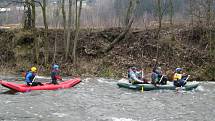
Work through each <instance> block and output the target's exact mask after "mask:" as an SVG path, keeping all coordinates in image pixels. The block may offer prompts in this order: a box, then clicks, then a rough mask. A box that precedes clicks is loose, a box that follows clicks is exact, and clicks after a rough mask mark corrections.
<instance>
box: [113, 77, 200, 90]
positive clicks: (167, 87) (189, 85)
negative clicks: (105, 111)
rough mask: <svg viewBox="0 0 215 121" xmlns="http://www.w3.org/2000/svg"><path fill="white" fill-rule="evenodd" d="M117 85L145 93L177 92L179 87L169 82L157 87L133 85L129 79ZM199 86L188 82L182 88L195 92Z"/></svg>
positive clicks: (196, 83)
mask: <svg viewBox="0 0 215 121" xmlns="http://www.w3.org/2000/svg"><path fill="white" fill-rule="evenodd" d="M117 85H118V86H119V87H120V88H121V87H122V88H128V89H132V90H142V91H143V90H144V91H150V90H176V89H177V87H175V86H174V85H173V82H167V84H166V85H157V86H154V85H153V84H131V83H129V82H128V80H127V79H122V80H120V81H119V82H118V83H117ZM198 86H199V83H198V82H196V81H194V82H187V84H186V85H185V86H184V87H182V88H181V89H182V90H186V91H189V90H193V89H196V88H197V87H198Z"/></svg>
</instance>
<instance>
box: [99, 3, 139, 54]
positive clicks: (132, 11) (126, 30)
mask: <svg viewBox="0 0 215 121" xmlns="http://www.w3.org/2000/svg"><path fill="white" fill-rule="evenodd" d="M130 3H132V4H129V7H128V10H127V12H130V13H127V15H130V18H129V23H128V24H127V25H126V26H125V27H124V30H123V32H122V33H121V34H119V36H117V37H116V38H115V39H114V40H113V42H112V43H111V44H109V45H108V46H107V47H106V48H104V49H101V50H100V51H99V53H106V52H108V51H110V50H111V49H112V48H113V47H114V46H115V44H117V43H118V42H119V41H121V40H122V39H123V38H124V37H125V36H126V34H127V33H128V32H129V30H130V28H131V26H132V24H133V22H134V13H135V10H136V7H137V4H138V3H139V0H130ZM129 9H130V10H129ZM126 19H127V18H126Z"/></svg>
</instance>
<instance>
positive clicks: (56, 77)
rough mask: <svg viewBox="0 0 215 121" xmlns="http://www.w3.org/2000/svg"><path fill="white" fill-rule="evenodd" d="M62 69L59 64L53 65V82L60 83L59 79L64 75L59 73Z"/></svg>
mask: <svg viewBox="0 0 215 121" xmlns="http://www.w3.org/2000/svg"><path fill="white" fill-rule="evenodd" d="M59 73H60V70H59V65H57V64H54V65H53V66H52V71H51V79H52V82H51V83H52V84H58V82H57V80H61V81H62V77H61V76H60V75H59Z"/></svg>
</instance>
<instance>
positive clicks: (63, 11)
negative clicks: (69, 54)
mask: <svg viewBox="0 0 215 121" xmlns="http://www.w3.org/2000/svg"><path fill="white" fill-rule="evenodd" d="M61 11H62V16H63V31H64V47H65V48H66V43H67V42H66V12H65V0H62V3H61Z"/></svg>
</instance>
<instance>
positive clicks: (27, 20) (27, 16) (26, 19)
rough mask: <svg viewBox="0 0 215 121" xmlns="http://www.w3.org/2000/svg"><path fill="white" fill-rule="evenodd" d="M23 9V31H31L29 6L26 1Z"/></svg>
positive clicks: (26, 0)
mask: <svg viewBox="0 0 215 121" xmlns="http://www.w3.org/2000/svg"><path fill="white" fill-rule="evenodd" d="M24 8H25V11H24V16H25V17H24V26H23V28H24V29H31V27H32V21H31V20H32V16H31V6H30V4H29V1H28V0H25V2H24Z"/></svg>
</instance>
